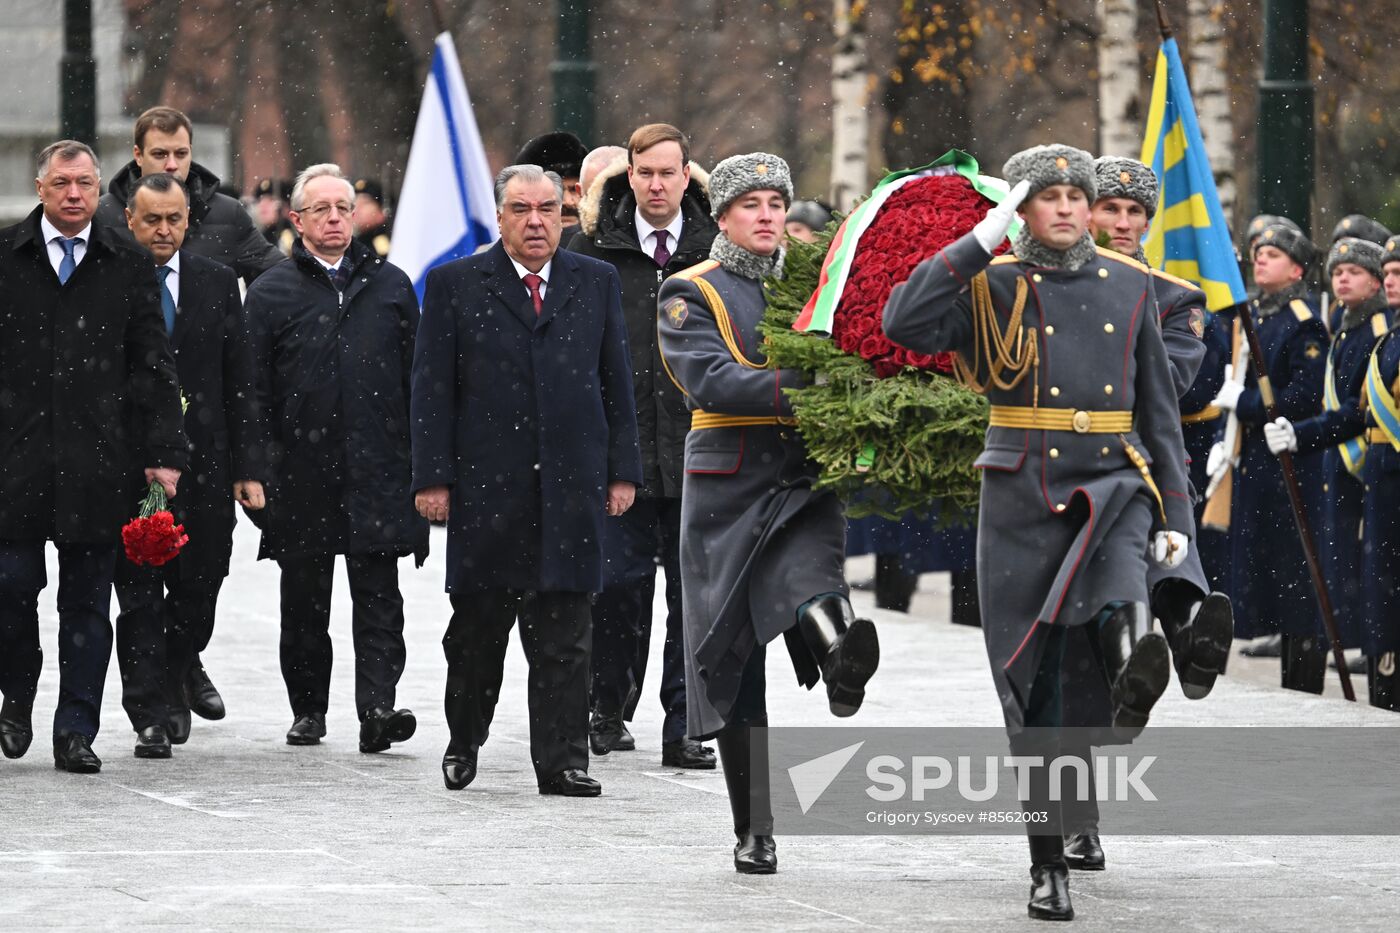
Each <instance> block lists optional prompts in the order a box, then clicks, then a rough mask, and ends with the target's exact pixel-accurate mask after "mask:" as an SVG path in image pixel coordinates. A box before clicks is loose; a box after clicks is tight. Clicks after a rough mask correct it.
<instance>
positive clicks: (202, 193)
mask: <svg viewBox="0 0 1400 933" xmlns="http://www.w3.org/2000/svg"><path fill="white" fill-rule="evenodd" d="M140 180H141V169H140V167H139V166H137V164H136V162H135V160H132V161H131V162H128V163H127V164H126V165H124V166H122V168H121V171H119V172H117V174H116V175H115V176H114V177H113V178H112V180H111V182H109V183H108V185H107V193H106V194H104V195H103V196H102V200H101V201H99V202H98V203H97V216H96V217H95V218H93V220H94V222H95V223H100V224H105V225H107V226H109V227H111V228H112V229H114V230H116V231H117V233H118V235H119V236H121V237H122V238H124V239H126V240H127V241H128V242H131V243H133V244H134V242H135V241H134V240H132V238H131V232H130V231H129V230H128V229H127V226H126V201H127V198H128V197H129V196H130V194H131V189H132V188H135V187H136V183H137V182H138V181H140ZM185 185H186V187H188V188H189V191H190V226H189V230H188V231H187V232H186V233H185V242H184V244H183V246H182V247H181V248H182V249H184V250H185V252H187V253H195V254H197V255H199V256H204V257H205V258H207V259H212V260H214V261H215V262H221V263H223V264H224V265H226V266H232V267H233V270H234V271H235V272H237V273H238V276H239V278H241V279H243V280H244V281H245V282H248V283H249V284H252V282H253V279H255V278H257V277H258V276H259V275H260V274H261V273H262V272H264V271H265V270H267V269H270V268H272V267H273V266H275V265H277V264H278V263H279V262H282V261H283V260H285V259H286V258H287V257H286V256H284V255H282V251H281V250H280V249H278V248H277V247H276V245H274V244H272V243H269V242H268V241H267V240H266V239H265V238H264V237H263V235H262V234H261V233H259V232H258V228H257V226H256V225H255V224H254V223H253V218H252V217H250V216H249V215H248V212H247V211H245V210H244V209H243V205H242V204H239V203H238V202H237V201H236V200H234V199H233V198H231V197H229V196H228V195H226V194H221V193H220V192H219V191H218V187H219V176H217V175H215V174H214V173H213V172H211V171H209V170H208V169H207V168H205V167H204V166H202V165H200V164H199V163H198V162H192V163H190V174H189V177H187V178H186V179H185Z"/></svg>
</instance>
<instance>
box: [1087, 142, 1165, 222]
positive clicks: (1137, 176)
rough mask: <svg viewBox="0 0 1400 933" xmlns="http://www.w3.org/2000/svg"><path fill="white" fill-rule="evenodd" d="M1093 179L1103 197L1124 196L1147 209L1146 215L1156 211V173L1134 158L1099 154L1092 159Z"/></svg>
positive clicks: (1100, 199) (1150, 215) (1149, 215)
mask: <svg viewBox="0 0 1400 933" xmlns="http://www.w3.org/2000/svg"><path fill="white" fill-rule="evenodd" d="M1094 183H1095V184H1096V185H1097V186H1098V189H1099V194H1098V198H1096V200H1099V201H1102V200H1103V199H1104V198H1127V199H1128V200H1129V201H1136V202H1138V203H1139V204H1141V205H1142V206H1143V207H1144V208H1146V210H1147V216H1148V218H1151V217H1152V216H1153V215H1154V214H1156V213H1157V173H1156V172H1154V171H1152V168H1151V166H1148V165H1144V164H1142V163H1141V162H1139V161H1138V160H1137V159H1125V158H1123V157H1122V156H1099V157H1098V158H1097V159H1095V160H1094Z"/></svg>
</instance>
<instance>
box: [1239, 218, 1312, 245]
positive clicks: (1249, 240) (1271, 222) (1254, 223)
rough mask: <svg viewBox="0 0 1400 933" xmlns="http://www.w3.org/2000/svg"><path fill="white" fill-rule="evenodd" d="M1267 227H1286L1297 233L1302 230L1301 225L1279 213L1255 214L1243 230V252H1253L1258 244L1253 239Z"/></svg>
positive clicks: (1257, 237)
mask: <svg viewBox="0 0 1400 933" xmlns="http://www.w3.org/2000/svg"><path fill="white" fill-rule="evenodd" d="M1268 227H1287V228H1288V229H1290V230H1296V231H1298V232H1299V233H1302V232H1303V228H1302V227H1300V226H1298V225H1297V224H1295V223H1294V222H1293V221H1291V220H1289V219H1288V218H1287V217H1284V216H1281V215H1279V214H1257V215H1256V216H1255V217H1254V219H1253V220H1251V221H1250V222H1249V226H1248V227H1245V230H1244V244H1245V252H1247V253H1250V254H1253V252H1254V247H1256V246H1258V245H1259V244H1258V243H1256V242H1255V241H1256V240H1258V239H1259V235H1260V234H1261V233H1263V232H1264V230H1265V229H1266V228H1268Z"/></svg>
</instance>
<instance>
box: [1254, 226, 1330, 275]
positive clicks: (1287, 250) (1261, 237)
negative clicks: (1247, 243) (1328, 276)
mask: <svg viewBox="0 0 1400 933" xmlns="http://www.w3.org/2000/svg"><path fill="white" fill-rule="evenodd" d="M1262 216H1268V215H1262ZM1278 220H1279V222H1278V223H1274V224H1269V225H1267V226H1265V227H1264V228H1263V229H1261V230H1260V231H1259V232H1258V233H1256V234H1254V249H1258V248H1259V247H1261V246H1272V247H1275V248H1276V249H1280V250H1283V252H1284V254H1285V255H1287V256H1288V258H1289V259H1291V260H1293V261H1294V262H1296V263H1297V264H1298V265H1300V266H1302V267H1303V269H1305V270H1306V269H1307V268H1308V267H1309V266H1311V265H1312V264H1313V260H1315V259H1316V258H1317V247H1316V246H1314V245H1313V241H1312V240H1309V239H1308V238H1307V237H1306V236H1304V235H1303V232H1302V231H1301V230H1299V229H1298V226H1297V224H1295V223H1293V221H1291V220H1288V219H1287V218H1285V217H1281V218H1278ZM1251 226H1252V225H1251ZM1250 257H1251V258H1253V250H1250Z"/></svg>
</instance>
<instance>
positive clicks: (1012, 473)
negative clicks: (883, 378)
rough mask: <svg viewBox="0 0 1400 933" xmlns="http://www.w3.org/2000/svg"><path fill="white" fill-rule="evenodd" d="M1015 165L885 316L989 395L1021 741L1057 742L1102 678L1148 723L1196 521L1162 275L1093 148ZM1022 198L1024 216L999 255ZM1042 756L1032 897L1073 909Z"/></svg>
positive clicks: (993, 600)
mask: <svg viewBox="0 0 1400 933" xmlns="http://www.w3.org/2000/svg"><path fill="white" fill-rule="evenodd" d="M1004 174H1005V176H1006V178H1007V180H1008V181H1009V182H1011V183H1013V184H1014V186H1015V187H1013V189H1012V190H1011V192H1010V193H1009V195H1008V196H1007V197H1006V199H1005V200H1003V201H1002V203H1001V204H1000V205H998V206H997V207H996V208H993V209H992V210H991V211H990V212H989V214H988V216H987V218H986V219H984V220H983V221H982V222H981V223H979V224H978V226H977V228H976V229H974V230H973V231H972V232H971V233H969V234H968V235H966V236H964V237H962V238H961V239H959V240H958V241H957V242H955V243H954V244H952V245H951V246H949V247H948V248H946V249H944V250H941V251H940V252H939V253H938V254H937V255H935V256H933V257H932V258H930V259H928V260H925V261H924V262H923V263H921V264H920V265H919V266H918V267H917V268H916V269H915V270H914V272H913V274H912V275H911V276H910V277H909V280H908V281H907V282H905V283H903V284H901V285H897V286H895V288H894V289H893V291H892V292H891V294H890V299H889V302H888V303H887V304H886V306H885V317H884V326H885V331H886V333H887V334H889V336H890V339H892V340H894V341H895V342H896V343H899V344H902V345H904V346H906V347H909V348H910V349H913V350H916V351H918V352H920V353H936V352H940V351H949V350H951V351H954V352H956V353H957V354H958V357H959V360H960V372H961V373H962V374H963V378H964V379H965V381H967V382H968V383H969V384H970V385H971V386H972V387H973V388H975V389H977V390H979V391H982V392H983V393H985V394H986V395H987V397H988V399H989V401H990V402H991V403H992V404H991V419H990V426H989V427H988V429H987V438H986V446H985V449H984V450H983V452H982V455H981V456H980V457H978V459H977V464H976V465H977V467H978V468H979V469H981V470H982V495H981V505H980V512H979V521H978V541H977V549H978V550H977V577H978V582H979V584H980V585H981V588H982V591H981V602H982V613H983V634H984V636H985V638H986V642H987V653H988V656H989V659H990V660H991V662H992V675H993V678H994V679H995V681H996V683H997V690H998V693H999V694H1000V696H1001V701H1002V709H1003V713H1004V714H1005V718H1006V724H1007V728H1008V731H1009V732H1010V733H1011V734H1012V747H1013V750H1014V751H1019V752H1020V753H1022V754H1026V753H1033V751H1034V750H1037V749H1038V750H1040V751H1044V752H1045V753H1046V757H1045V760H1046V761H1049V760H1051V758H1052V757H1053V756H1054V754H1055V753H1057V752H1058V751H1059V748H1058V736H1057V735H1055V734H1053V732H1052V734H1051V736H1050V737H1049V738H1046V737H1045V736H1044V728H1036V727H1049V728H1051V729H1052V730H1053V729H1054V728H1057V727H1060V726H1062V725H1064V724H1066V722H1067V718H1068V716H1069V712H1070V709H1071V708H1072V707H1074V706H1076V704H1079V703H1081V702H1082V699H1083V698H1084V697H1086V696H1094V695H1102V696H1103V697H1104V698H1105V701H1106V702H1105V703H1104V704H1103V705H1104V709H1103V713H1104V717H1103V718H1104V722H1105V724H1108V723H1111V724H1112V726H1113V729H1114V732H1115V733H1117V734H1122V735H1125V736H1131V735H1134V734H1136V733H1137V732H1138V731H1140V730H1141V729H1142V728H1143V727H1144V726H1145V725H1146V723H1147V718H1148V715H1149V713H1150V711H1151V709H1152V707H1153V705H1154V704H1155V703H1156V701H1157V699H1158V698H1159V697H1160V696H1161V695H1162V692H1163V691H1164V690H1165V689H1166V686H1167V683H1168V681H1169V671H1168V665H1169V661H1168V650H1167V645H1166V640H1165V639H1164V638H1163V637H1162V636H1161V635H1160V634H1159V633H1157V632H1155V631H1153V630H1152V619H1151V614H1150V612H1149V610H1148V607H1147V600H1148V594H1147V556H1148V554H1149V542H1150V543H1151V551H1150V553H1151V555H1152V557H1153V558H1154V559H1155V560H1156V561H1157V562H1158V563H1161V564H1163V565H1165V566H1172V567H1174V566H1179V565H1180V563H1181V561H1182V559H1184V558H1185V556H1186V549H1187V547H1189V546H1190V545H1189V536H1190V534H1191V531H1192V528H1193V522H1192V518H1191V500H1190V497H1189V494H1188V491H1187V485H1186V464H1185V458H1184V456H1183V454H1182V440H1181V422H1180V416H1179V413H1178V409H1177V392H1176V385H1175V383H1174V381H1173V379H1172V373H1171V367H1170V363H1169V361H1168V358H1167V354H1166V349H1165V347H1164V346H1163V343H1162V335H1161V331H1160V327H1159V324H1158V322H1157V320H1156V309H1155V307H1154V306H1153V300H1152V289H1153V276H1152V273H1151V270H1149V269H1148V268H1147V267H1145V266H1143V265H1142V264H1141V263H1138V262H1136V261H1135V260H1133V259H1130V258H1128V257H1126V256H1123V255H1121V254H1119V253H1116V252H1113V251H1111V250H1106V249H1102V248H1096V247H1095V245H1094V241H1093V239H1092V238H1091V237H1090V236H1089V233H1088V223H1089V217H1090V206H1091V205H1092V203H1093V202H1094V200H1095V198H1096V194H1097V186H1096V182H1095V174H1094V167H1093V161H1092V159H1091V158H1090V156H1089V154H1088V153H1086V152H1083V151H1082V150H1079V149H1075V148H1072V147H1069V146H1062V145H1052V146H1036V147H1034V148H1032V149H1028V150H1025V151H1023V152H1020V153H1017V154H1016V155H1014V156H1012V157H1011V158H1010V159H1009V160H1008V161H1007V163H1006V166H1005V168H1004ZM1023 198H1025V199H1026V200H1025V203H1024V204H1022V203H1021V202H1022V199H1023ZM1017 207H1019V208H1020V212H1021V215H1022V218H1023V220H1024V226H1023V227H1022V229H1021V231H1020V232H1019V233H1018V234H1017V235H1016V237H1015V239H1014V240H1013V241H1012V251H1011V253H1009V254H1007V255H1005V256H1000V257H997V258H995V259H993V258H992V252H993V251H994V250H995V249H996V248H997V247H998V245H999V244H1000V243H1001V241H1002V240H1003V238H1004V237H1005V234H1006V232H1007V230H1008V228H1009V226H1010V223H1011V216H1012V211H1013V210H1014V209H1016V208H1017ZM982 337H987V338H989V342H986V343H984V342H983V340H982V339H981V338H982ZM997 347H1000V348H1001V349H1000V350H998V349H996V348H997ZM1002 351H1005V352H1002ZM1003 363H1005V364H1006V365H1004V366H1003V365H1002V364H1003ZM1086 640H1088V642H1089V644H1085V641H1086ZM1076 643H1077V644H1076ZM1089 649H1092V650H1089ZM1083 657H1092V658H1094V659H1095V660H1096V661H1097V663H1095V664H1092V665H1089V666H1087V668H1086V667H1081V666H1079V665H1078V664H1077V663H1075V661H1076V660H1077V659H1078V658H1083ZM1075 715H1076V717H1077V716H1080V715H1082V713H1080V712H1079V711H1078V710H1076V711H1075ZM1071 721H1072V722H1074V723H1075V724H1078V722H1079V721H1082V720H1078V721H1074V720H1071ZM1041 742H1045V743H1046V744H1045V747H1043V748H1041V747H1040V746H1039V744H1038V743H1041ZM1028 770H1029V772H1030V781H1029V785H1028V786H1029V799H1028V800H1027V801H1025V804H1026V806H1027V807H1028V809H1031V810H1034V811H1044V812H1046V813H1047V814H1049V816H1050V818H1049V820H1048V821H1047V823H1045V824H1042V825H1032V824H1027V826H1028V828H1027V832H1028V836H1029V841H1030V847H1031V878H1032V887H1031V898H1030V902H1029V904H1028V905H1027V909H1028V913H1029V914H1030V915H1031V916H1032V917H1036V918H1038V919H1056V920H1063V919H1069V918H1070V917H1072V916H1073V907H1072V906H1071V904H1070V899H1069V887H1068V870H1067V866H1066V864H1065V859H1064V840H1063V837H1062V836H1061V828H1062V823H1061V820H1060V813H1059V811H1060V806H1059V799H1058V796H1056V797H1052V796H1051V790H1050V775H1049V769H1048V767H1032V768H1029V769H1028ZM1052 801H1053V802H1052Z"/></svg>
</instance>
